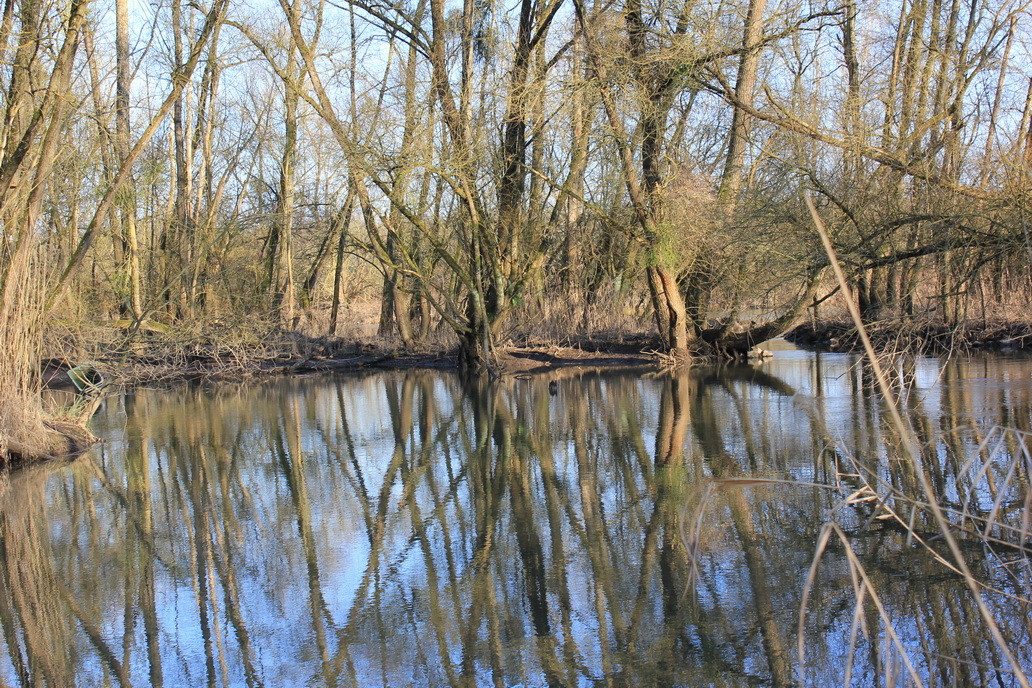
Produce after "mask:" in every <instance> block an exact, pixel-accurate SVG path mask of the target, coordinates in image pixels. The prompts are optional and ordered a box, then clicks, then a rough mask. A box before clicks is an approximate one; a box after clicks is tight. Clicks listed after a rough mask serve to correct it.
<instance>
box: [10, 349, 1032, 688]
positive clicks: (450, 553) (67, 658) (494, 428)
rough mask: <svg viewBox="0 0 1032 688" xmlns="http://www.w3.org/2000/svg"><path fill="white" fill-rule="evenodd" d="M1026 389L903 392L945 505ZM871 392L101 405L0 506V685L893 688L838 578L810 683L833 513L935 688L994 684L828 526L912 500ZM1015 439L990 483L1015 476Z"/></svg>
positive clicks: (929, 595)
mask: <svg viewBox="0 0 1032 688" xmlns="http://www.w3.org/2000/svg"><path fill="white" fill-rule="evenodd" d="M1030 370H1032V368H1030V366H1029V364H1028V363H1026V362H1021V361H1008V360H1005V359H1002V358H984V359H979V360H967V361H961V362H954V363H952V364H950V365H948V366H942V365H940V364H939V363H938V362H936V361H934V360H932V359H922V360H919V361H917V362H910V363H903V362H901V363H900V365H899V366H898V367H897V373H898V375H897V383H898V385H899V387H900V388H901V389H902V390H903V391H904V392H905V399H906V407H907V410H908V411H909V417H910V419H911V422H912V423H913V424H914V427H915V428H916V429H917V430H918V432H919V433H920V435H921V437H922V440H923V441H924V446H925V447H926V452H927V458H928V460H931V461H932V462H933V464H934V471H933V475H934V478H935V480H936V481H938V483H939V485H940V486H941V487H942V489H943V491H944V494H946V495H947V496H948V497H949V499H951V500H953V502H955V503H956V505H958V506H959V505H960V504H961V503H962V501H963V499H964V497H965V493H964V492H963V489H962V487H963V485H962V482H961V481H959V480H958V478H957V476H958V475H959V474H960V473H961V472H962V469H963V468H964V460H965V459H964V457H965V456H969V455H970V454H971V452H972V451H977V449H978V446H979V442H980V441H981V439H982V437H981V436H980V435H979V431H976V430H971V429H968V430H964V429H963V428H972V427H974V426H975V425H976V424H977V426H978V427H981V428H986V427H988V426H990V425H993V424H996V423H1005V424H1008V425H1010V426H1012V427H1016V428H1019V429H1025V430H1027V429H1029V423H1030V419H1032V393H1030V392H1032V380H1030V373H1029V371H1030ZM865 375H866V373H865V372H864V369H863V368H862V367H860V366H856V365H854V361H852V359H850V358H848V357H846V356H841V355H840V356H830V357H829V356H822V357H813V356H812V355H808V354H807V355H804V354H801V353H789V354H780V355H779V358H778V359H776V360H775V361H774V362H772V363H771V364H768V365H767V366H765V367H764V368H763V369H755V368H723V369H712V370H696V371H692V372H691V373H687V374H682V375H678V376H661V375H654V376H644V377H643V376H641V375H634V374H627V373H612V372H610V373H598V372H585V371H581V372H573V371H557V373H556V374H554V375H553V376H552V377H547V378H546V377H541V378H535V379H530V380H508V381H505V382H502V383H495V384H491V385H489V384H483V383H475V382H468V381H462V380H460V379H459V378H457V377H453V376H451V375H448V374H441V373H437V372H428V371H407V372H403V373H402V372H397V373H376V374H365V375H358V376H342V377H335V378H304V379H297V380H285V381H277V382H268V383H263V384H258V385H243V386H220V387H218V388H217V389H215V390H213V391H212V390H207V391H204V390H198V389H178V390H174V391H140V392H137V393H135V394H132V395H127V396H125V397H124V398H122V399H119V400H112V401H111V402H110V403H108V404H107V405H106V407H105V408H104V409H103V410H102V412H101V415H100V416H99V417H98V424H97V429H96V432H98V434H101V435H102V436H104V437H105V438H107V439H108V441H107V442H106V443H104V444H103V445H101V446H99V447H98V448H97V449H96V450H95V451H93V452H92V453H91V454H90V455H88V456H87V457H85V458H84V459H82V460H80V461H78V462H76V463H75V464H72V465H70V466H64V467H43V468H37V469H33V470H28V471H22V472H20V473H18V474H14V475H12V476H11V477H10V480H9V482H10V484H9V485H7V486H6V487H5V490H4V493H3V496H2V497H0V578H2V585H3V594H0V622H2V630H3V640H4V645H5V650H6V652H4V653H3V658H2V664H0V678H2V681H3V682H4V683H5V684H9V685H25V686H28V685H33V686H35V685H47V686H70V685H82V686H93V685H103V684H110V685H123V686H128V685H134V686H142V685H154V686H161V685H167V686H184V685H191V686H195V685H196V686H200V685H207V686H216V685H217V686H223V685H241V686H248V687H249V688H250V687H256V686H269V687H272V686H287V685H311V686H352V685H354V686H375V685H384V686H386V685H390V686H405V685H455V686H491V685H493V686H514V685H527V686H538V685H548V686H576V685H606V686H639V685H640V686H654V685H670V686H674V685H714V686H747V685H749V686H752V685H771V686H788V685H793V684H795V683H799V684H804V685H837V684H841V681H842V677H843V667H844V666H845V664H846V661H847V656H849V657H851V658H852V663H853V667H852V676H853V683H854V684H855V685H871V686H877V685H892V676H893V675H894V672H895V673H898V671H897V669H898V666H899V665H900V656H899V653H898V651H896V650H894V649H893V648H892V647H891V645H890V643H888V641H887V640H886V637H885V629H884V624H883V623H882V622H881V620H880V619H879V617H878V615H877V614H876V613H875V612H874V611H873V609H872V608H871V606H870V605H868V606H867V607H864V610H865V611H864V614H863V615H861V616H860V618H857V617H856V615H855V614H854V601H855V595H854V588H853V582H852V580H851V570H850V568H849V567H848V566H847V565H846V561H845V556H844V553H843V552H842V551H836V550H835V549H834V548H832V550H831V551H829V552H828V553H826V554H825V556H824V559H823V560H822V564H821V566H820V567H819V569H818V574H817V575H818V578H817V582H816V586H815V588H814V591H813V593H812V594H811V599H810V602H809V605H808V610H809V611H808V615H807V617H806V622H805V625H804V628H805V636H806V637H805V644H806V658H807V659H806V664H805V665H804V666H801V667H800V666H798V663H797V660H796V657H797V655H796V641H797V639H796V630H797V626H798V618H799V617H798V614H799V607H800V602H801V594H802V589H803V583H804V580H805V577H806V574H807V570H808V568H809V566H810V561H811V559H812V556H813V552H814V546H815V542H816V540H817V537H818V535H819V533H820V530H821V526H822V524H823V523H824V522H825V520H826V518H827V517H828V515H829V514H830V513H832V512H833V511H834V513H835V514H836V515H837V517H838V519H839V521H840V523H842V524H843V526H844V527H845V528H847V529H849V530H850V532H851V536H852V538H853V540H852V545H853V547H854V549H855V550H856V552H857V555H858V556H859V558H860V560H861V561H862V562H863V564H864V566H865V567H866V570H867V573H868V574H869V575H870V576H871V577H872V579H873V580H874V581H875V582H876V583H877V585H878V593H879V595H880V596H881V598H882V601H883V602H884V603H885V605H886V607H887V608H888V611H889V614H890V615H891V616H892V618H893V619H894V620H895V629H894V630H895V631H896V632H897V633H899V634H900V636H901V638H902V642H903V643H904V645H905V647H906V649H907V651H908V655H909V657H910V658H911V659H912V660H913V661H914V662H915V663H916V665H917V666H918V672H919V674H920V676H921V678H922V680H923V681H924V682H926V683H927V684H932V685H953V684H957V685H988V684H989V683H993V684H996V685H1004V686H1006V685H1011V684H1013V683H1014V681H1013V680H1012V676H1010V675H1009V674H1007V673H1004V672H1002V671H1001V670H1000V668H1001V667H1003V666H1004V664H1003V662H1002V660H1001V657H1000V656H999V653H998V651H997V650H996V648H995V646H994V644H993V643H992V641H991V640H990V639H989V635H988V633H987V631H986V629H985V627H984V624H983V622H982V621H981V619H980V617H979V615H978V614H977V612H976V611H975V609H974V608H973V604H972V603H971V602H970V600H969V598H968V596H967V595H966V594H965V588H964V586H963V584H962V583H961V582H960V581H959V580H958V579H957V578H956V577H955V576H952V575H949V573H948V571H946V569H944V568H943V567H942V566H940V565H938V564H936V563H935V562H934V561H932V560H931V558H930V557H929V556H927V554H926V553H925V552H924V551H922V550H921V549H919V548H917V547H915V546H914V545H913V543H909V542H908V541H907V539H906V537H905V536H904V535H903V534H900V533H898V532H897V531H896V530H894V529H893V528H892V527H891V523H886V522H885V521H884V520H881V519H874V520H872V517H876V516H877V514H874V513H871V512H870V511H868V510H865V509H868V503H866V502H858V503H856V504H855V505H853V506H849V507H841V508H838V509H837V510H836V506H838V505H839V504H840V503H841V500H842V497H843V493H844V492H843V491H845V492H848V491H849V488H850V487H852V485H851V482H850V481H854V482H855V481H857V480H858V478H857V477H856V474H855V473H853V471H852V469H851V470H845V468H844V467H845V466H847V465H849V466H856V465H861V466H865V467H867V469H869V470H870V471H872V472H873V473H877V474H879V475H881V476H883V477H884V478H885V479H886V480H887V482H888V483H889V484H892V485H896V486H897V487H899V488H900V489H901V490H905V489H907V488H908V485H909V483H911V482H912V481H913V476H912V475H910V474H909V473H908V469H907V467H906V466H905V465H904V464H903V463H902V462H900V461H898V460H897V459H896V458H895V456H896V455H895V454H894V450H893V446H894V443H895V442H896V439H895V438H893V436H892V434H891V433H889V432H887V431H886V430H885V423H884V419H883V418H882V413H883V409H882V408H881V404H880V402H879V400H878V399H877V397H875V396H873V395H872V394H870V393H869V385H868V381H867V380H865ZM551 381H555V382H557V384H556V385H555V389H554V391H555V392H556V394H554V395H553V394H550V390H549V383H550V382H551ZM1010 437H1011V439H1009V440H1007V442H1010V443H1011V444H1010V445H1007V444H1006V442H1005V443H1004V445H1003V448H1002V449H1001V450H1000V452H1001V454H1000V455H1004V454H1007V453H1008V452H1010V453H1011V454H1014V453H1019V452H1020V451H1021V447H1020V446H1019V445H1020V442H1021V439H1020V435H1011V436H1010ZM1015 438H1017V439H1015ZM843 447H844V448H848V451H849V452H850V454H851V458H852V459H853V460H854V461H853V462H851V463H849V462H847V461H846V459H847V457H846V456H845V452H844V450H843ZM759 479H770V481H766V480H759ZM1022 479H1023V480H1024V481H1025V482H1024V483H1021V482H1018V483H1017V484H1018V485H1019V486H1020V485H1024V486H1025V487H1026V493H1027V474H1025V475H1024V478H1022ZM776 481H794V482H795V483H797V484H784V483H782V482H776ZM798 483H824V484H828V485H839V486H840V487H842V489H841V490H829V489H819V488H812V487H806V486H803V485H800V484H798ZM1011 484H1013V483H1011ZM968 501H969V502H971V503H973V504H975V505H976V506H977V505H978V504H979V499H977V498H976V499H974V500H973V501H972V500H970V499H969V500H968ZM1012 501H1015V502H1018V504H1017V505H1015V504H1010V503H1008V504H1007V505H1006V508H1007V509H1010V510H1011V511H1012V512H1013V513H1014V514H1020V511H1021V509H1020V499H1018V500H1012ZM951 503H952V502H951ZM992 503H994V502H993V500H992V499H990V500H989V501H988V502H986V503H984V504H981V506H980V508H982V509H983V510H984V511H986V512H988V510H989V509H990V508H991V504H992ZM969 511H971V512H972V514H974V512H975V511H976V509H974V508H971V507H969ZM915 518H916V516H915ZM1000 520H1001V521H1002V520H1003V517H1002V516H1001V517H1000ZM972 561H973V563H974V564H976V565H978V564H981V565H983V566H984V569H983V572H984V574H985V576H986V577H987V579H988V580H991V582H992V583H993V584H994V585H995V586H996V587H997V588H998V589H999V591H1000V593H1001V594H995V595H994V596H992V597H991V598H990V599H991V601H992V603H993V604H994V605H995V609H996V610H997V612H998V616H999V620H1000V622H1001V625H1002V627H1003V631H1004V633H1005V634H1006V635H1007V638H1008V640H1010V642H1011V643H1012V645H1013V647H1015V648H1026V649H1024V650H1020V649H1019V652H1024V655H1023V656H1022V661H1024V662H1025V663H1026V665H1027V664H1028V662H1029V661H1030V657H1029V650H1028V649H1027V648H1032V641H1030V640H1029V634H1030V632H1032V629H1030V624H1029V621H1028V619H1029V609H1028V605H1027V604H1025V603H1023V602H1021V601H1020V600H1014V599H1013V598H1008V597H1006V596H1005V595H1004V594H1002V593H1008V594H1011V595H1018V596H1022V595H1024V596H1026V597H1027V596H1028V591H1029V580H1030V571H1029V568H1028V562H1027V559H1023V558H1022V557H1021V556H1020V552H1016V551H1014V550H1013V549H1011V550H1006V551H1004V550H1001V551H1000V552H999V553H994V552H992V551H988V550H984V549H981V548H978V549H977V551H976V550H974V549H973V551H972ZM855 625H859V626H861V627H862V628H863V629H864V634H862V635H860V639H859V641H858V642H856V643H855V646H854V645H853V644H851V640H850V638H851V635H850V632H851V628H853V627H854V626H855Z"/></svg>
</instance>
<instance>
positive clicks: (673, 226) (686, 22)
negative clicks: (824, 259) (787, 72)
mask: <svg viewBox="0 0 1032 688" xmlns="http://www.w3.org/2000/svg"><path fill="white" fill-rule="evenodd" d="M575 6H576V10H577V17H578V23H579V25H580V28H581V31H582V32H583V34H584V37H585V42H586V49H587V52H588V55H589V57H590V61H591V65H592V68H593V70H594V73H595V77H596V87H597V88H598V91H599V94H600V98H601V101H602V104H603V107H604V109H605V112H606V116H607V121H608V125H609V128H610V130H611V132H612V134H613V138H614V139H615V141H616V146H617V148H618V153H619V157H620V161H621V170H622V172H623V179H624V184H625V187H626V191H627V197H628V202H629V205H630V207H631V210H632V212H633V217H634V223H635V230H636V231H635V232H634V234H635V237H636V240H637V241H638V243H639V244H640V246H641V247H642V249H643V251H644V253H645V260H646V278H647V285H648V289H649V294H650V297H651V302H652V308H653V312H654V314H655V318H656V325H657V328H658V330H659V334H660V337H661V339H662V340H663V343H664V345H665V346H666V348H667V349H668V351H670V352H671V353H672V354H674V355H675V356H677V357H678V358H682V359H686V358H688V357H690V356H691V355H692V354H694V353H698V352H702V353H717V354H721V355H724V354H737V353H741V352H743V351H744V350H746V349H748V348H750V347H751V346H752V345H754V344H756V343H758V342H760V341H763V340H764V339H767V338H769V337H771V336H774V335H776V334H779V333H780V332H781V331H783V330H784V329H787V327H789V326H790V325H791V324H792V323H793V322H794V321H795V319H796V318H798V317H799V315H800V313H801V312H802V310H803V308H804V307H805V304H806V303H807V302H808V301H809V298H810V295H811V294H812V291H813V289H814V288H815V286H816V284H817V276H818V275H819V272H820V269H819V266H814V268H813V269H811V270H809V271H808V272H807V273H806V274H803V275H802V280H801V281H802V285H803V286H802V289H799V290H796V291H795V292H794V293H793V294H792V295H791V296H789V297H788V298H787V299H786V300H785V302H784V303H782V304H781V305H780V307H779V309H778V311H779V312H778V313H777V314H776V316H775V317H773V318H771V319H770V320H767V321H764V322H763V323H760V324H756V323H749V324H745V323H740V322H738V319H737V305H736V304H731V305H730V306H731V307H730V310H729V312H728V313H724V314H722V317H721V319H720V320H719V322H718V324H716V325H715V326H714V325H712V323H711V322H710V320H711V315H712V314H711V313H710V308H709V300H710V296H711V294H712V293H713V291H714V289H715V285H716V283H717V281H718V277H719V276H720V275H721V274H727V273H729V272H734V271H736V270H737V269H738V267H737V266H740V265H743V264H744V263H746V262H747V261H749V260H750V259H751V258H750V256H749V255H748V254H747V253H746V252H745V251H743V250H741V249H742V248H743V247H744V245H745V244H746V242H745V241H743V240H741V239H737V238H736V239H734V240H733V241H731V240H726V241H724V243H727V244H729V245H733V246H732V248H731V249H729V250H725V249H723V248H722V247H721V241H722V240H721V239H719V235H721V234H723V235H725V236H731V235H732V234H733V231H732V230H733V229H734V224H735V222H737V218H736V217H735V212H734V210H735V206H736V203H737V197H738V195H739V193H740V191H741V186H742V169H743V166H744V164H745V160H746V149H747V143H748V135H749V117H748V115H749V107H748V106H749V104H750V103H751V100H752V98H751V93H752V91H753V90H754V89H755V88H756V72H757V63H758V60H759V59H760V51H761V50H762V48H763V47H764V46H767V45H769V44H770V43H772V42H775V41H777V40H780V39H781V38H784V37H785V36H787V35H791V34H792V33H793V32H796V31H798V30H799V27H801V26H803V25H805V24H806V23H807V22H808V21H810V20H811V19H812V18H814V16H811V15H807V16H803V17H798V18H795V19H794V20H793V21H791V22H788V23H787V24H786V25H785V26H782V27H780V28H779V30H778V31H776V32H773V33H771V34H770V35H764V33H763V27H764V23H763V12H764V7H765V3H764V2H763V0H752V2H750V3H749V4H748V6H747V9H746V11H745V13H744V17H745V20H744V23H743V27H744V29H743V32H742V33H741V34H738V36H742V38H738V36H736V34H735V31H734V30H729V29H727V28H725V26H724V23H723V22H722V21H721V20H720V18H719V16H718V15H716V14H713V13H707V11H706V10H707V8H705V7H700V6H699V5H697V4H696V3H693V2H683V3H677V4H674V5H663V6H659V7H652V6H648V5H646V4H644V3H642V2H640V0H626V1H625V2H624V3H623V7H622V18H623V25H622V28H619V29H618V28H616V27H615V26H614V25H613V24H612V23H611V22H610V17H609V15H608V14H607V13H606V12H602V11H595V12H589V10H588V8H587V7H586V6H585V5H584V3H583V2H582V1H580V0H578V1H577V2H576V3H575ZM735 28H737V27H735ZM732 58H737V63H738V84H737V88H733V89H732V91H733V92H735V93H738V94H741V95H743V96H745V99H744V101H742V102H743V104H744V105H746V107H745V108H739V107H738V104H737V103H734V110H733V113H734V114H733V120H732V125H731V128H730V130H729V134H728V143H727V144H726V146H725V150H726V154H725V155H726V163H725V171H724V175H723V178H722V180H721V182H720V183H719V184H716V185H715V186H717V187H718V188H719V191H720V194H719V198H720V200H721V202H722V203H723V204H724V208H723V215H724V219H723V220H722V221H720V220H717V221H714V216H715V215H719V214H720V213H719V212H718V209H717V208H716V199H712V200H711V199H708V198H707V197H708V196H711V195H712V194H711V192H710V191H709V190H707V189H705V188H696V189H695V190H694V191H692V190H691V189H690V187H692V186H695V187H699V186H700V185H699V184H693V183H691V177H692V176H693V174H696V176H698V175H697V173H693V171H692V170H691V169H688V168H687V166H681V167H678V166H677V165H674V164H672V162H671V160H672V159H674V158H676V157H678V156H677V155H676V153H677V151H675V150H673V148H674V145H675V144H676V141H675V139H676V131H677V130H678V129H682V130H683V128H684V126H685V125H684V121H685V120H686V119H687V118H688V117H689V116H691V114H692V113H691V112H690V109H691V102H693V97H694V95H695V94H696V93H698V92H699V91H702V90H712V87H711V85H710V84H709V83H708V79H709V77H710V75H711V74H712V73H714V72H716V73H719V72H721V71H722V70H723V68H724V65H725V64H727V63H728V61H729V60H730V59H732ZM621 94H626V95H629V97H624V98H622V99H621V98H620V96H621ZM686 96H687V100H688V101H689V104H688V106H687V107H686V108H685V110H684V111H683V112H682V113H681V114H680V116H679V117H678V118H677V119H678V120H679V121H678V122H676V123H675V122H673V121H672V120H673V119H674V118H672V117H671V113H672V112H673V110H674V106H675V104H676V103H678V101H679V100H682V99H685V97H686ZM621 101H623V102H621ZM624 103H628V104H629V106H630V107H629V109H630V113H628V106H627V105H625V104H624ZM621 105H623V107H621ZM628 120H629V121H631V122H633V123H634V127H633V129H631V128H629V126H628V125H627V122H628ZM700 166H701V165H700ZM686 179H687V180H688V182H689V183H688V184H687V187H689V188H686V184H685V181H686ZM701 186H705V184H703V185H701ZM686 190H688V191H691V193H690V194H688V195H686V194H685V193H683V192H684V191H686ZM692 206H695V207H696V208H697V209H698V211H699V212H697V213H694V215H693V213H686V212H685V209H686V208H691V207H692Z"/></svg>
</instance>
